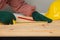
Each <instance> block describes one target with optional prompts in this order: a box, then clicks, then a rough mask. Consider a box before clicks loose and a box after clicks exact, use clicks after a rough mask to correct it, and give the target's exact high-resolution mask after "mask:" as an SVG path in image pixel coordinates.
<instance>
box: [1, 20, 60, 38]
mask: <svg viewBox="0 0 60 40" xmlns="http://www.w3.org/2000/svg"><path fill="white" fill-rule="evenodd" d="M18 21H20V23H17V24H15V25H0V37H4V36H60V21H53V22H52V23H46V22H30V23H28V21H27V23H25V22H26V20H25V22H24V23H22V21H24V20H21V19H19V20H17V22H18Z"/></svg>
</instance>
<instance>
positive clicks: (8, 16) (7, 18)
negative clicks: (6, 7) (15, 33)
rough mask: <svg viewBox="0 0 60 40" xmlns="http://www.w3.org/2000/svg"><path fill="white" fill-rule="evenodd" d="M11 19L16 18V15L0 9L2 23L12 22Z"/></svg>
mask: <svg viewBox="0 0 60 40" xmlns="http://www.w3.org/2000/svg"><path fill="white" fill-rule="evenodd" d="M13 20H16V17H15V16H14V15H13V13H12V12H8V11H0V22H1V23H3V24H13Z"/></svg>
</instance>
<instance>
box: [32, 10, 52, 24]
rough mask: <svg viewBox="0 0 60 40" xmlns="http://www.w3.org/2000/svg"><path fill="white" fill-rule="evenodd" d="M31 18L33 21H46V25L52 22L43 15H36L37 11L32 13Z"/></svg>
mask: <svg viewBox="0 0 60 40" xmlns="http://www.w3.org/2000/svg"><path fill="white" fill-rule="evenodd" d="M32 17H33V19H34V20H35V21H46V22H48V23H50V22H52V20H51V19H49V18H47V17H45V16H44V15H42V14H40V13H38V12H37V11H35V12H33V13H32Z"/></svg>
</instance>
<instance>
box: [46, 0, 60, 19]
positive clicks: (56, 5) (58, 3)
mask: <svg viewBox="0 0 60 40" xmlns="http://www.w3.org/2000/svg"><path fill="white" fill-rule="evenodd" d="M45 16H47V17H48V18H50V19H52V20H60V0H55V1H54V2H52V3H51V5H50V8H49V9H48V12H47V13H46V14H45Z"/></svg>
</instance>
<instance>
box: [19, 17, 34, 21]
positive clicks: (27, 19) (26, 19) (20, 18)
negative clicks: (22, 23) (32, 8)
mask: <svg viewBox="0 0 60 40" xmlns="http://www.w3.org/2000/svg"><path fill="white" fill-rule="evenodd" d="M18 18H20V19H25V20H29V21H34V20H33V19H28V18H23V17H18Z"/></svg>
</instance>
